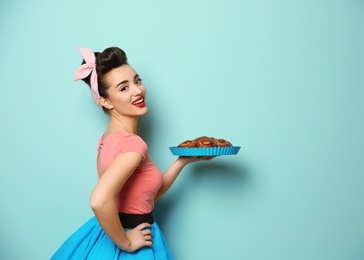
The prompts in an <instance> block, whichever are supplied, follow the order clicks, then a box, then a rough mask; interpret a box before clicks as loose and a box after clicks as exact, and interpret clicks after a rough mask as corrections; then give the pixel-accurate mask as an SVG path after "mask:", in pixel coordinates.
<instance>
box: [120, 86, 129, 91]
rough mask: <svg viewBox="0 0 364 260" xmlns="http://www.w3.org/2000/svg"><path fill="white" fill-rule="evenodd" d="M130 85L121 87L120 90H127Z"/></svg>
mask: <svg viewBox="0 0 364 260" xmlns="http://www.w3.org/2000/svg"><path fill="white" fill-rule="evenodd" d="M128 88H129V87H128V86H124V87H122V88H121V89H120V91H125V90H127V89H128Z"/></svg>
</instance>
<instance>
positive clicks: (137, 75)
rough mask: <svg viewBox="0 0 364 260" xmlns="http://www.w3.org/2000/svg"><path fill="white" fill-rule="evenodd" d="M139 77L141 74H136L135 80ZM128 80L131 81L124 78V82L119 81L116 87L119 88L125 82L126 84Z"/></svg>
mask: <svg viewBox="0 0 364 260" xmlns="http://www.w3.org/2000/svg"><path fill="white" fill-rule="evenodd" d="M137 78H139V74H135V76H134V80H135V79H137ZM128 82H129V80H124V81H122V82H119V83H118V84H117V85H116V86H115V88H117V87H118V86H120V85H123V84H125V83H128Z"/></svg>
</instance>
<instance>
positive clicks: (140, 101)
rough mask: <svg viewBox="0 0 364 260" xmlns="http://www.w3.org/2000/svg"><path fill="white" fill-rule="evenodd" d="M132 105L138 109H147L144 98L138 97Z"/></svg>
mask: <svg viewBox="0 0 364 260" xmlns="http://www.w3.org/2000/svg"><path fill="white" fill-rule="evenodd" d="M132 104H133V105H134V106H136V107H139V108H143V107H145V101H144V98H143V97H138V98H137V99H135V100H134V102H133V103H132Z"/></svg>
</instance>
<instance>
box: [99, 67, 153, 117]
mask: <svg viewBox="0 0 364 260" xmlns="http://www.w3.org/2000/svg"><path fill="white" fill-rule="evenodd" d="M105 81H106V82H107V85H108V87H109V88H108V90H107V93H108V97H107V98H102V97H101V98H100V103H101V104H102V106H104V107H105V108H107V109H108V110H109V112H111V110H114V112H117V113H118V114H120V115H123V116H141V115H144V114H145V113H147V111H148V107H147V105H146V102H145V95H146V90H145V87H144V85H143V83H142V80H141V78H140V77H139V75H138V74H137V73H136V72H135V70H134V69H133V68H132V67H130V66H129V65H122V66H120V67H118V68H115V69H113V70H111V71H110V72H108V73H107V74H106V75H105Z"/></svg>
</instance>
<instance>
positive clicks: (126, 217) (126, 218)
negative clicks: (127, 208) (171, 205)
mask: <svg viewBox="0 0 364 260" xmlns="http://www.w3.org/2000/svg"><path fill="white" fill-rule="evenodd" d="M119 219H120V222H121V224H122V225H123V228H135V227H136V226H138V225H140V224H142V223H149V224H153V222H154V218H153V214H152V212H150V213H147V214H127V213H120V212H119Z"/></svg>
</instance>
